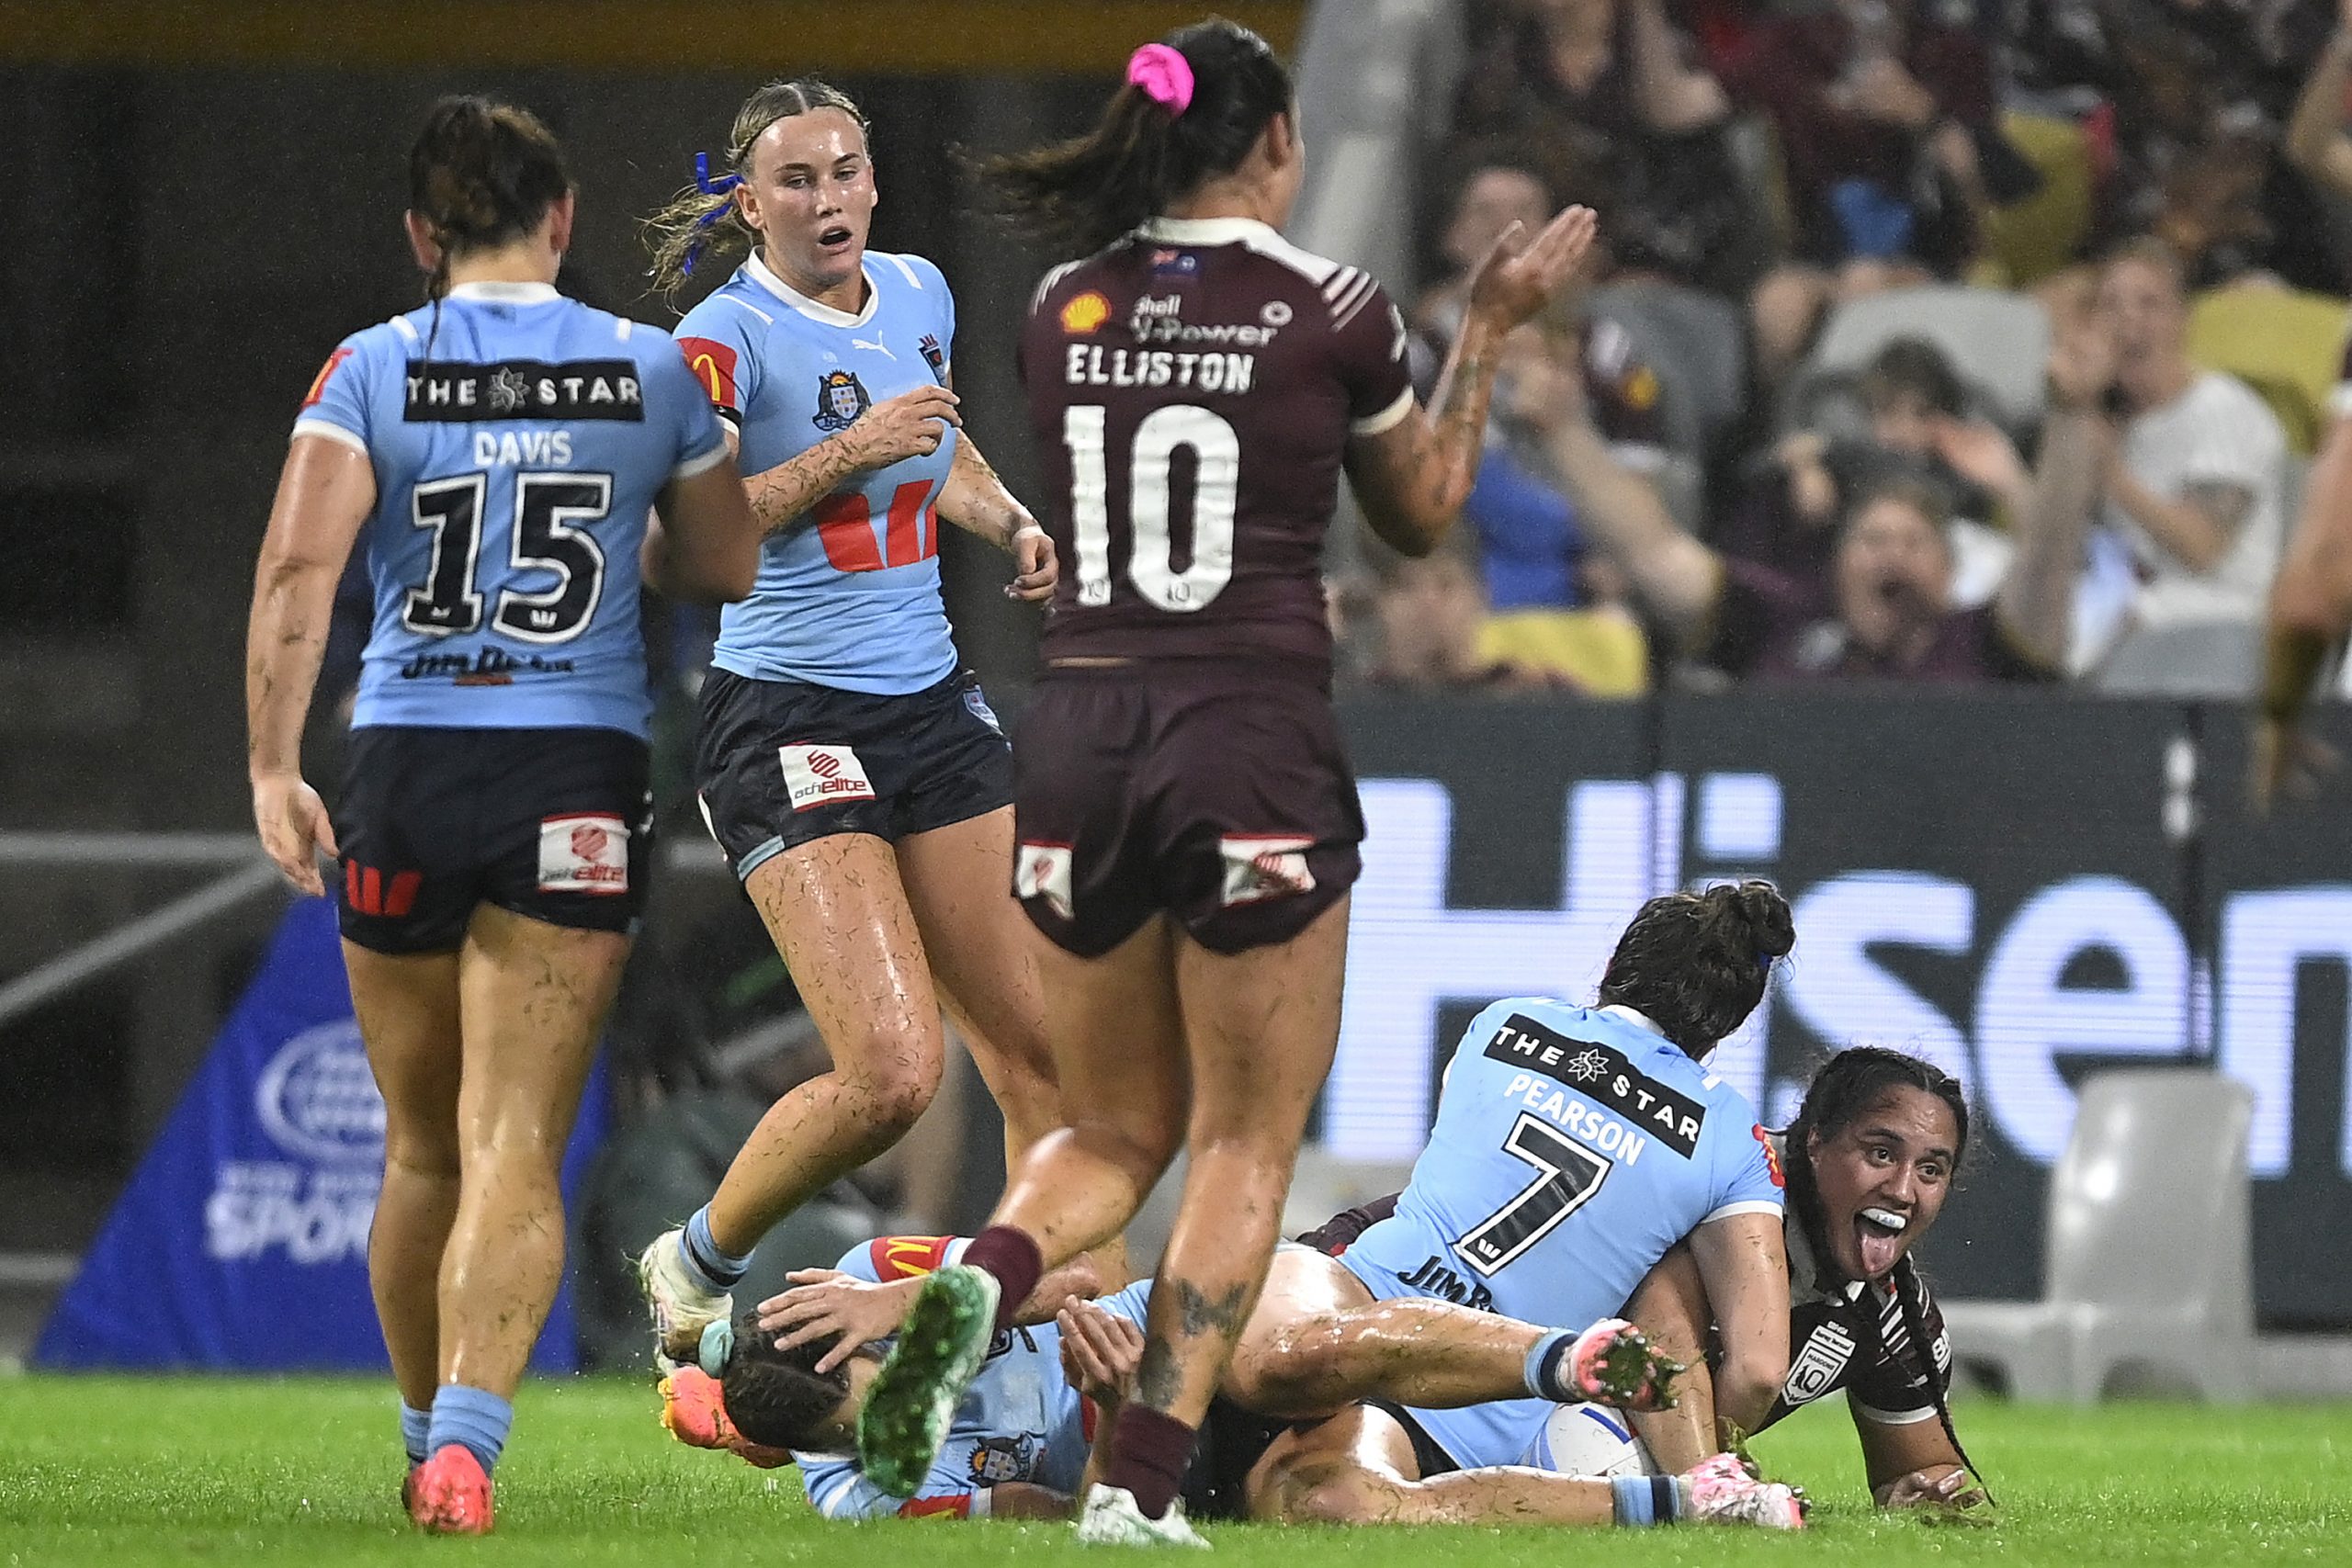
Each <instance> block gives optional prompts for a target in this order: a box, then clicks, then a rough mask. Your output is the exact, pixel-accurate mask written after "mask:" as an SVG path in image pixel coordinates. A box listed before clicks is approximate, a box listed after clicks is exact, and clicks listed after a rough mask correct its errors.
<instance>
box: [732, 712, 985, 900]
mask: <svg viewBox="0 0 2352 1568" xmlns="http://www.w3.org/2000/svg"><path fill="white" fill-rule="evenodd" d="M695 792H696V794H697V795H699V797H700V799H701V802H702V815H703V820H704V822H706V823H707V824H708V825H709V828H710V836H711V837H712V838H714V839H716V840H718V847H719V848H720V849H721V850H723V851H725V852H726V853H727V860H728V863H729V864H730V865H732V866H733V867H734V868H735V874H736V875H737V876H739V877H748V876H750V875H751V874H752V872H754V871H756V870H757V869H759V867H760V866H762V865H763V864H765V863H767V862H768V861H770V860H772V859H774V858H775V856H777V855H779V854H781V853H783V852H785V851H786V850H788V849H793V848H796V847H797V846H798V845H801V844H805V843H808V842H809V841H810V840H816V839H823V838H829V837H831V835H833V834H835V833H870V834H872V835H873V836H874V837H876V838H877V839H884V840H889V841H890V842H892V843H896V842H897V841H898V840H900V839H903V838H906V837H907V836H909V835H910V834H914V833H928V832H930V831H932V830H933V829H936V828H945V827H948V826H950V825H952V824H954V823H957V822H964V821H968V820H969V819H971V818H975V817H985V816H987V815H988V814H989V812H991V811H996V810H999V809H1001V808H1002V807H1007V806H1010V805H1011V804H1012V747H1011V746H1010V745H1008V744H1007V743H1006V741H1005V739H1004V731H1003V730H1002V729H1001V728H999V727H998V725H997V721H996V715H995V714H994V713H992V712H990V711H989V705H988V699H987V698H985V697H983V696H982V695H981V694H980V682H979V681H978V678H977V677H975V676H974V675H972V674H971V673H970V672H969V671H961V672H958V673H956V674H955V675H951V676H949V677H948V678H947V679H946V680H944V681H942V682H939V683H938V684H937V685H935V686H931V687H927V688H925V689H924V690H922V691H920V692H909V693H907V694H904V695H900V696H877V695H875V694H872V693H868V692H844V691H841V690H839V689H837V688H835V687H831V686H817V685H810V684H808V683H806V682H799V681H754V680H750V679H748V678H746V677H744V676H741V675H736V674H732V673H729V671H724V670H714V671H711V672H710V676H709V678H708V679H707V680H706V681H705V682H703V688H702V728H701V732H700V734H699V736H698V737H697V738H696V740H695Z"/></svg>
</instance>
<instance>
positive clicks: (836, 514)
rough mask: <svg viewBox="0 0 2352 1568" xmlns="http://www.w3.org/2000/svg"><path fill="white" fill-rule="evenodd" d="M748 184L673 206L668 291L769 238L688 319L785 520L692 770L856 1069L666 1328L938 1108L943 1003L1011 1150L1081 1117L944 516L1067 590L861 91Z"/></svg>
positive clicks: (810, 97) (816, 90) (769, 151)
mask: <svg viewBox="0 0 2352 1568" xmlns="http://www.w3.org/2000/svg"><path fill="white" fill-rule="evenodd" d="M728 170H729V172H728V173H727V174H726V175H723V176H722V177H720V178H718V179H712V178H710V177H709V176H708V174H707V165H706V168H705V172H704V176H703V177H702V178H701V179H700V180H699V181H698V182H697V188H695V189H693V190H689V191H688V192H686V193H685V194H684V196H683V197H681V198H680V200H679V201H678V203H676V204H675V205H673V207H672V208H671V209H670V210H669V211H668V212H666V213H664V214H663V215H662V217H661V218H659V219H657V220H656V222H655V227H656V228H657V230H660V231H664V232H666V234H667V236H668V238H667V239H666V240H665V242H664V243H662V246H661V248H660V251H659V254H658V255H657V260H656V266H655V276H656V277H657V278H658V279H660V280H662V281H663V282H665V283H668V284H671V285H672V286H674V285H675V284H676V283H677V282H679V281H680V280H681V278H682V277H683V276H684V273H685V272H686V271H687V270H689V269H690V268H691V267H692V266H693V265H695V263H696V262H697V261H707V260H709V259H711V258H713V257H715V256H716V255H717V254H718V253H719V252H720V251H722V250H723V249H724V248H726V247H728V246H729V245H731V244H738V243H747V242H748V243H751V245H752V254H751V255H750V256H749V257H748V258H746V259H745V260H744V261H743V263H742V264H741V266H739V267H738V268H737V269H736V271H735V272H734V274H733V275H732V276H729V277H728V278H727V279H726V280H725V281H724V282H722V283H721V284H720V285H719V286H718V288H717V289H715V290H714V291H713V292H712V293H711V294H710V295H709V296H708V297H707V298H706V299H703V300H702V301H701V302H700V303H699V304H697V305H695V307H694V309H693V310H690V311H688V312H687V314H686V317H685V319H684V321H682V322H681V323H680V324H679V337H680V342H681V346H682V347H683V348H684V352H685V355H686V357H687V360H688V363H689V365H690V366H691V367H692V369H693V371H694V373H695V376H696V378H699V379H700V381H701V382H702V386H703V390H704V392H705V394H706V395H707V398H708V400H710V402H711V403H712V404H713V405H714V406H715V407H716V408H717V410H718V416H719V418H720V419H721V420H722V421H723V422H724V423H725V425H726V427H727V432H728V439H729V442H730V443H731V444H732V445H733V446H735V448H736V450H737V452H738V454H739V456H740V458H741V468H742V471H743V474H744V486H745V489H746V491H747V493H748V494H749V496H750V499H751V503H752V512H753V513H754V514H755V515H756V516H757V517H758V519H759V524H760V527H761V529H762V531H763V536H764V544H763V548H762V554H761V560H760V573H759V586H758V588H757V591H756V592H753V593H752V595H751V597H750V598H749V599H747V600H746V601H745V602H743V603H742V604H735V605H731V606H729V609H728V610H727V612H726V614H725V616H724V618H723V620H722V622H721V630H720V635H719V639H718V649H717V652H716V654H715V656H714V659H713V664H714V668H713V670H712V671H711V673H710V676H709V678H708V680H707V682H706V683H705V685H704V687H703V692H702V722H701V732H700V739H699V741H698V744H697V748H696V752H697V754H696V761H695V773H696V786H697V788H698V790H699V791H700V795H701V800H702V807H703V813H704V818H705V820H706V821H707V823H708V824H709V827H710V830H711V833H712V836H713V837H715V838H716V839H717V840H718V843H719V845H720V847H721V848H722V849H723V850H724V851H725V852H726V854H727V857H728V859H729V862H730V863H732V865H733V866H734V868H735V871H736V874H738V875H739V876H741V878H742V881H743V886H744V890H745V892H746V893H747V894H748V895H749V896H750V897H751V900H752V905H753V907H754V908H757V909H758V911H759V913H760V917H761V919H763V921H764V922H765V923H766V925H767V928H768V931H769V934H770V935H771V937H772V938H773V939H774V940H775V945H776V950H777V952H779V953H782V954H783V956H784V959H785V962H786V964H787V965H788V966H789V967H790V969H791V971H792V976H793V978H794V980H795V982H796V983H797V985H798V987H799V990H800V996H801V999H802V1000H803V1001H804V1002H806V1003H807V1005H808V1008H809V1013H810V1014H811V1016H812V1017H813V1018H814V1019H815V1021H816V1022H817V1026H818V1028H819V1030H820V1032H821V1033H822V1034H823V1037H824V1041H825V1044H826V1046H827V1047H828V1049H829V1050H830V1051H831V1054H832V1059H833V1064H834V1066H833V1070H832V1071H831V1072H829V1073H826V1074H824V1075H822V1076H820V1077H816V1078H813V1079H811V1080H809V1082H807V1083H804V1084H802V1085H800V1086H799V1087H798V1088H797V1089H793V1090H792V1091H791V1093H790V1094H789V1095H788V1096H787V1097H786V1100H784V1101H782V1102H780V1103H779V1104H778V1105H777V1107H776V1108H775V1111H773V1112H772V1113H771V1114H770V1115H769V1116H768V1118H767V1119H766V1120H765V1121H763V1122H762V1123H761V1125H760V1127H759V1129H758V1130H757V1131H756V1132H754V1133H753V1134H752V1138H751V1140H750V1141H749V1142H748V1143H747V1144H746V1145H744V1148H743V1150H742V1152H741V1154H740V1155H739V1156H737V1157H736V1160H735V1163H734V1165H733V1167H732V1168H730V1169H729V1171H728V1173H727V1175H726V1177H725V1179H723V1180H722V1181H721V1182H720V1184H719V1187H718V1191H717V1192H716V1193H715V1194H714V1195H713V1196H712V1198H711V1201H709V1202H708V1203H707V1204H706V1205H705V1206H704V1207H703V1208H701V1209H700V1210H697V1211H696V1212H695V1213H694V1214H693V1215H692V1216H690V1217H689V1219H688V1220H687V1222H686V1224H684V1226H683V1227H681V1228H680V1229H678V1230H674V1231H670V1232H667V1233H664V1234H663V1235H661V1236H659V1237H657V1238H655V1240H654V1242H653V1243H652V1245H651V1246H650V1247H647V1249H646V1251H645V1253H644V1254H643V1256H642V1257H641V1258H639V1277H640V1279H641V1280H642V1281H643V1283H644V1286H645V1290H646V1293H647V1296H648V1298H649V1301H650V1305H651V1307H652V1312H653V1319H654V1328H655V1337H656V1342H657V1345H658V1344H660V1343H661V1342H662V1341H664V1340H666V1339H667V1338H669V1337H672V1336H673V1335H674V1334H675V1333H677V1332H678V1331H680V1330H683V1329H688V1328H692V1327H693V1326H695V1325H698V1324H701V1323H705V1322H709V1321H713V1320H716V1319H718V1318H723V1317H726V1316H727V1315H729V1311H730V1306H731V1303H730V1297H729V1291H730V1289H731V1288H732V1286H733V1285H734V1283H735V1281H736V1280H740V1279H741V1277H742V1274H743V1270H744V1268H745V1267H746V1265H747V1263H748V1261H749V1259H750V1257H751V1254H752V1248H753V1247H754V1246H755V1245H756V1244H757V1243H758V1242H759V1239H760V1237H761V1236H762V1235H765V1234H766V1232H767V1230H768V1228H769V1227H770V1226H771V1225H773V1224H775V1221H776V1220H778V1219H779V1218H781V1217H782V1216H783V1215H785V1214H786V1213H790V1212H791V1211H792V1210H793V1209H795V1208H796V1207H797V1206H798V1205H799V1204H800V1203H802V1202H803V1201H806V1200H807V1199H808V1198H809V1195H811V1194H812V1193H815V1192H817V1191H819V1190H821V1189H822V1188H824V1187H825V1186H826V1185H827V1184H828V1183H830V1182H831V1181H832V1180H833V1179H836V1178H837V1177H839V1176H841V1175H842V1174H843V1173H845V1172H846V1171H848V1170H850V1169H852V1168H854V1167H856V1166H858V1165H861V1164H863V1163H865V1161H866V1160H868V1159H870V1158H872V1157H873V1156H875V1155H876V1154H879V1153H881V1152H882V1151H883V1150H884V1149H886V1148H888V1146H889V1145H891V1144H892V1143H894V1142H896V1141H897V1139H898V1137H899V1134H901V1133H903V1132H904V1131H905V1130H906V1129H907V1128H908V1127H909V1126H910V1125H911V1124H912V1122H914V1119H915V1118H916V1117H917V1116H919V1115H921V1114H922V1111H923V1109H924V1107H925V1106H926V1105H928V1104H929V1102H930V1100H931V1097H932V1094H933V1091H934V1089H936V1088H937V1086H938V1082H939V1076H940V1072H941V1068H942V1063H943V1060H944V1048H945V1045H944V1036H943V1034H942V1031H941V1026H940V1010H941V1009H942V1008H943V1007H944V1008H945V1009H946V1010H947V1011H948V1012H949V1014H950V1015H951V1016H953V1017H954V1018H955V1019H956V1021H957V1023H958V1025H959V1027H960V1029H961V1032H963V1034H964V1036H965V1038H966V1039H967V1041H968V1042H969V1043H970V1045H971V1048H972V1051H973V1055H974V1056H975V1057H976V1058H977V1059H978V1063H979V1065H980V1071H981V1073H982V1075H983V1077H986V1079H987V1080H988V1083H989V1089H990V1090H991V1091H992V1092H993V1093H994V1094H995V1096H996V1100H997V1103H998V1105H999V1107H1000V1108H1001V1110H1002V1111H1003V1112H1004V1120H1005V1125H1006V1136H1007V1139H1008V1142H1009V1144H1010V1145H1011V1146H1012V1148H1013V1149H1014V1150H1015V1151H1018V1150H1019V1149H1021V1148H1023V1147H1025V1146H1026V1145H1028V1144H1029V1143H1031V1142H1032V1141H1034V1140H1035V1139H1036V1138H1038V1137H1041V1136H1042V1135H1044V1134H1045V1133H1046V1132H1047V1131H1048V1130H1050V1129H1051V1128H1053V1127H1055V1126H1057V1125H1058V1124H1059V1123H1060V1120H1061V1118H1060V1115H1059V1112H1058V1105H1057V1099H1056V1096H1055V1094H1054V1089H1053V1083H1052V1070H1051V1066H1050V1058H1049V1056H1048V1054H1047V1050H1046V1043H1045V1039H1044V1028H1043V1019H1042V1013H1043V1005H1044V1004H1043V998H1042V996H1041V993H1040V988H1039V986H1038V983H1037V964H1036V960H1035V956H1034V954H1033V953H1031V951H1030V950H1029V947H1028V945H1027V943H1028V941H1029V938H1028V931H1027V926H1026V923H1025V922H1024V921H1023V919H1021V916H1020V913H1019V910H1018V908H1017V907H1016V906H1015V905H1014V904H1013V902H1012V896H1011V890H1012V807H1011V802H1012V759H1011V752H1010V749H1009V748H1008V746H1007V744H1006V741H1005V739H1004V736H1003V734H1002V732H1001V730H1000V728H998V725H997V720H996V716H995V715H994V714H993V713H991V712H990V711H989V705H988V702H987V700H986V699H985V698H984V697H983V696H982V695H981V693H980V689H979V686H978V682H975V681H974V680H973V679H972V677H971V676H970V675H969V674H968V673H967V672H965V671H963V670H962V669H961V668H960V666H959V664H958V662H957V660H956V649H955V645H954V644H953V642H952V641H951V640H950V639H949V636H948V626H947V618H946V614H945V611H944V606H943V604H942V603H941V599H940V586H939V548H940V525H941V524H942V522H943V521H944V522H945V523H949V524H953V525H956V526H958V527H961V528H964V529H966V530H967V531H969V532H971V533H974V534H977V535H978V536H982V537H984V538H986V539H989V541H991V542H993V543H995V544H997V545H999V546H1001V547H1004V548H1006V549H1007V550H1009V551H1011V552H1012V554H1013V556H1014V557H1015V558H1016V562H1017V566H1018V572H1019V575H1018V576H1017V577H1016V578H1015V579H1014V581H1013V582H1012V586H1011V588H1010V589H1009V590H1008V592H1011V593H1012V594H1013V595H1014V596H1015V597H1018V598H1022V599H1031V600H1035V599H1042V598H1045V597H1046V596H1049V595H1050V594H1051V592H1052V591H1053V584H1054V581H1055V569H1054V558H1053V550H1052V547H1051V546H1050V545H1049V544H1048V543H1047V542H1046V536H1045V534H1044V532H1043V531H1042V530H1041V529H1040V528H1038V526H1037V525H1036V524H1035V522H1034V521H1032V519H1031V518H1030V516H1029V513H1027V512H1026V511H1025V510H1024V509H1023V507H1022V506H1021V504H1020V502H1017V501H1015V500H1014V499H1013V497H1012V495H1011V494H1010V493H1009V492H1008V491H1006V490H1005V488H1004V486H1003V485H1002V483H1001V482H1000V481H999V480H998V479H997V477H996V475H995V473H994V472H993V471H992V470H991V469H990V468H989V466H988V463H987V462H986V461H985V460H984V459H983V458H982V457H980V455H979V452H978V449H977V448H976V447H974V446H973V445H972V443H971V441H970V440H969V438H968V437H967V436H966V435H964V434H963V433H962V432H961V431H960V430H959V429H958V428H957V427H958V424H959V416H958V415H957V413H956V395H955V393H954V391H953V390H952V388H951V382H952V380H953V356H954V352H955V344H956V305H955V300H954V299H953V298H952V297H951V296H950V295H949V293H948V290H947V284H946V280H945V279H944V278H943V277H942V276H940V272H939V269H938V268H937V267H935V266H933V265H932V264H931V263H930V262H928V261H925V260H923V259H922V257H920V256H905V255H890V254H883V253H880V252H868V251H867V249H866V234H867V230H868V227H869V225H870V223H871V220H872V218H873V213H874V208H875V204H876V199H877V194H876V184H875V173H874V165H873V161H872V158H871V156H870V154H869V153H868V151H867V148H866V140H865V120H864V118H862V117H861V116H860V115H859V113H858V110H857V107H856V105H855V104H854V103H853V102H851V100H850V99H849V98H848V97H847V96H844V95H842V93H841V92H840V91H838V90H837V89H835V88H832V87H830V86H828V85H825V84H823V83H821V82H814V81H802V82H779V83H773V84H771V85H768V86H765V87H763V88H761V89H760V90H759V91H758V92H757V93H755V94H753V95H752V97H751V99H750V100H749V101H748V102H747V103H745V104H744V106H743V107H742V110H741V113H740V114H739V115H738V116H737V117H736V121H735V129H734V134H733V137H732V139H731V143H730V146H729V155H728Z"/></svg>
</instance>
